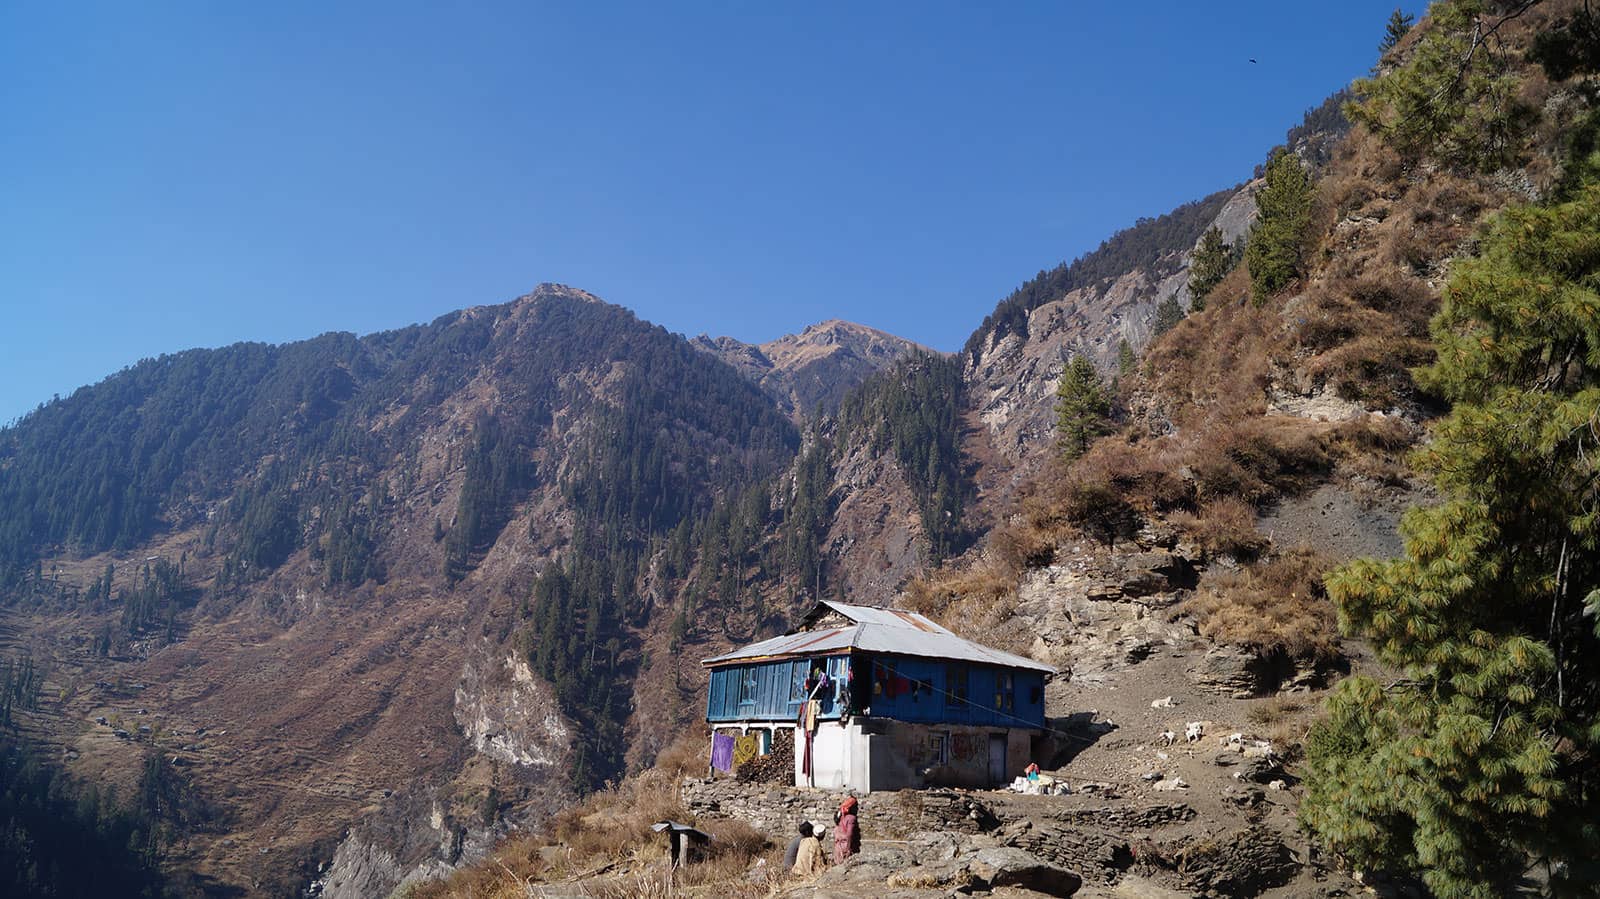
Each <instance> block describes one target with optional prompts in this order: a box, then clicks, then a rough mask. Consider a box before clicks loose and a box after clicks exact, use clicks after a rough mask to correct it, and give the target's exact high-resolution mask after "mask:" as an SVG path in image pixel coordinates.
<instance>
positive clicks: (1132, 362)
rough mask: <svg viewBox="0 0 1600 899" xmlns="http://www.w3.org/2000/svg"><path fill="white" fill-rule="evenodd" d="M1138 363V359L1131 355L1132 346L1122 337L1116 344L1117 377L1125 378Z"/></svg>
mask: <svg viewBox="0 0 1600 899" xmlns="http://www.w3.org/2000/svg"><path fill="white" fill-rule="evenodd" d="M1138 364H1139V360H1138V358H1137V357H1136V356H1134V355H1133V347H1132V346H1131V345H1130V344H1129V343H1128V338H1126V337H1124V338H1122V342H1121V343H1119V344H1117V377H1119V378H1126V377H1127V376H1128V375H1131V374H1133V370H1134V368H1135V367H1136V366H1137V365H1138Z"/></svg>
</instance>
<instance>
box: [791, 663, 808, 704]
mask: <svg viewBox="0 0 1600 899" xmlns="http://www.w3.org/2000/svg"><path fill="white" fill-rule="evenodd" d="M806 665H807V663H806V662H803V661H802V662H790V663H789V704H790V705H799V704H800V703H802V702H805V701H806Z"/></svg>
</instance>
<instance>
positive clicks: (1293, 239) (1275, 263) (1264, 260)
mask: <svg viewBox="0 0 1600 899" xmlns="http://www.w3.org/2000/svg"><path fill="white" fill-rule="evenodd" d="M1263 178H1264V179H1265V181H1266V183H1265V184H1263V185H1262V187H1261V190H1260V191H1259V192H1257V193H1256V212H1257V215H1256V222H1255V225H1253V226H1252V227H1251V229H1250V242H1249V243H1248V244H1247V245H1246V247H1245V261H1246V263H1247V264H1248V265H1249V267H1250V288H1251V297H1252V299H1254V301H1255V304H1256V305H1257V306H1259V305H1261V304H1262V303H1265V302H1266V301H1267V297H1269V296H1271V295H1272V294H1274V293H1276V292H1278V291H1279V290H1282V289H1283V288H1284V287H1285V286H1287V285H1288V284H1289V282H1290V281H1293V280H1294V279H1295V278H1296V277H1298V276H1299V275H1300V274H1301V261H1300V244H1301V243H1302V242H1303V241H1304V240H1305V235H1306V229H1307V228H1308V227H1309V226H1310V224H1311V176H1310V175H1308V174H1307V173H1306V169H1305V166H1303V165H1301V164H1300V157H1298V156H1296V155H1294V154H1293V153H1291V152H1289V151H1288V150H1285V149H1283V148H1281V147H1280V148H1279V149H1277V150H1276V151H1274V152H1273V154H1272V158H1271V159H1269V160H1267V170H1266V173H1265V175H1263Z"/></svg>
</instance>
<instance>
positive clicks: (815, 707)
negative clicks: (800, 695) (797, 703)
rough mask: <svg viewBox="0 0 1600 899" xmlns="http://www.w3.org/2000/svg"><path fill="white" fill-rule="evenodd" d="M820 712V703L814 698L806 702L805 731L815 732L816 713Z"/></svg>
mask: <svg viewBox="0 0 1600 899" xmlns="http://www.w3.org/2000/svg"><path fill="white" fill-rule="evenodd" d="M821 712H822V703H820V702H818V701H816V700H815V699H813V700H811V701H810V702H808V703H806V733H808V734H814V733H816V732H817V715H818V714H820V713H821Z"/></svg>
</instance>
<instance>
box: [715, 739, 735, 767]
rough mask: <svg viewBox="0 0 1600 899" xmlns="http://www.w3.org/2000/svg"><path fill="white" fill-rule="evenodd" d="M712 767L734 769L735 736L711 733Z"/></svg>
mask: <svg viewBox="0 0 1600 899" xmlns="http://www.w3.org/2000/svg"><path fill="white" fill-rule="evenodd" d="M711 767H712V768H715V769H716V770H718V771H732V770H733V738H732V737H730V736H728V735H727V734H712V735H711Z"/></svg>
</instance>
